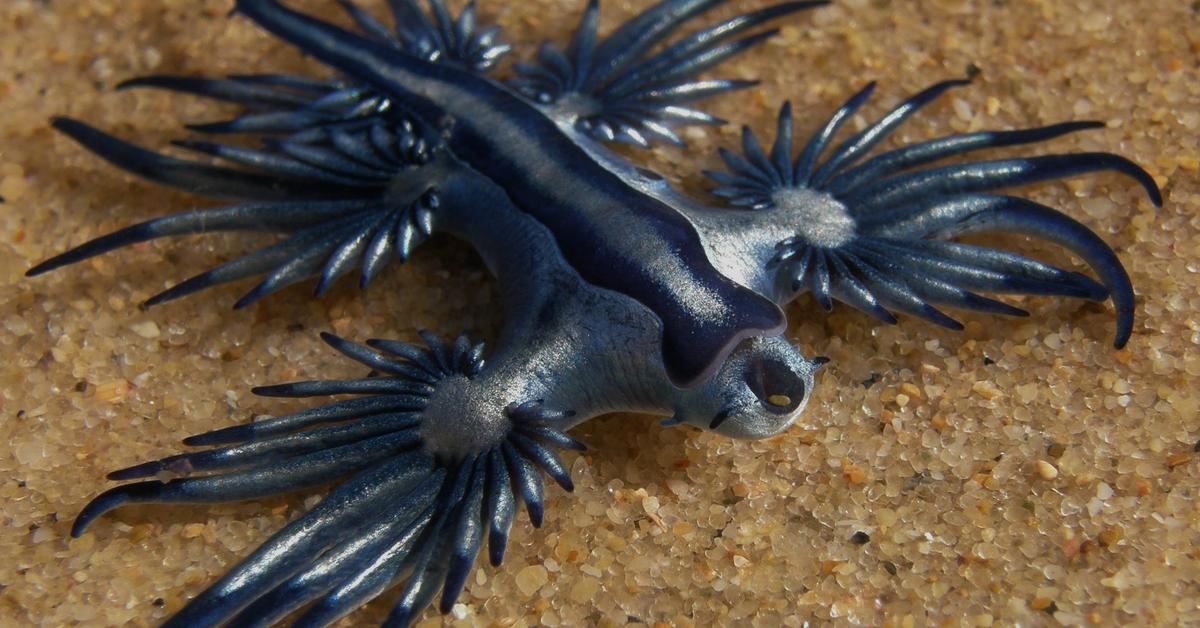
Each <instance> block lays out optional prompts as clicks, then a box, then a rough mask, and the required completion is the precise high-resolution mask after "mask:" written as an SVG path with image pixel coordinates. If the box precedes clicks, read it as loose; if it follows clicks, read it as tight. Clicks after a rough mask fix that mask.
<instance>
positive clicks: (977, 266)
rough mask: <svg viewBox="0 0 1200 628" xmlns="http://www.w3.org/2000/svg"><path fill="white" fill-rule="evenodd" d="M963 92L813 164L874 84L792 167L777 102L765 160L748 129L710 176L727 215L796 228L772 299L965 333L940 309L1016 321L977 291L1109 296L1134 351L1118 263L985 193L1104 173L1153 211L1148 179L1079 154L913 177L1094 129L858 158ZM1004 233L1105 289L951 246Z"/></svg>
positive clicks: (1079, 230)
mask: <svg viewBox="0 0 1200 628" xmlns="http://www.w3.org/2000/svg"><path fill="white" fill-rule="evenodd" d="M966 83H967V81H946V82H943V83H938V84H937V85H934V86H932V87H930V88H929V89H926V90H925V91H923V92H921V93H919V94H917V95H915V96H913V97H912V98H911V99H909V100H908V101H906V102H904V103H902V104H901V105H900V106H898V107H896V108H895V109H893V110H892V111H891V112H889V113H888V114H887V115H885V116H883V117H882V118H880V119H879V121H877V122H876V123H874V124H872V125H869V126H868V127H867V128H866V129H864V130H863V131H861V132H859V133H857V134H856V135H853V136H852V137H850V138H848V139H846V140H845V141H843V142H842V143H841V144H839V145H837V146H836V147H835V148H834V149H833V150H832V153H831V154H829V155H828V157H826V158H825V160H824V161H823V162H820V161H819V160H820V159H821V157H822V155H823V154H825V153H826V149H827V148H828V147H829V146H830V143H831V141H832V140H833V137H834V135H835V134H836V133H837V131H838V129H839V128H840V127H841V126H842V124H843V123H844V122H845V121H846V120H848V119H849V118H850V117H852V116H853V115H854V113H855V112H856V111H857V110H858V109H859V107H861V106H862V104H863V103H864V102H865V101H866V100H867V98H868V97H869V96H870V94H871V92H872V89H873V87H874V85H873V84H872V85H868V86H867V87H866V89H863V90H862V91H861V92H859V93H858V94H856V95H855V96H854V97H853V98H851V99H850V100H849V101H848V102H847V103H846V104H845V105H844V106H843V107H842V108H841V109H839V110H838V111H837V112H836V113H835V114H834V115H833V117H832V118H830V119H829V121H828V122H827V123H826V124H825V126H824V127H823V128H821V129H820V130H818V132H817V133H816V134H815V135H814V136H813V137H812V139H810V140H809V141H808V143H807V144H806V145H805V147H804V149H803V150H802V151H801V152H800V154H799V155H798V156H796V157H795V158H794V159H793V157H792V112H791V107H790V106H789V105H787V104H785V105H784V106H783V108H782V110H781V111H780V114H779V124H778V133H777V136H776V139H775V143H774V146H773V147H772V148H771V150H770V153H769V154H768V153H767V152H766V151H765V150H764V149H763V148H762V147H761V146H760V145H759V143H758V140H757V139H756V138H755V136H754V134H753V133H752V132H750V130H749V129H744V130H743V152H744V154H743V155H738V154H736V153H733V152H730V151H722V157H723V158H724V160H725V162H726V164H727V166H728V168H729V169H728V171H727V172H710V173H707V174H708V175H709V176H710V177H711V178H713V179H714V180H716V181H717V182H718V184H719V185H720V187H718V188H717V189H715V190H714V193H715V194H717V195H718V196H722V197H724V198H726V199H727V200H728V201H729V203H730V204H731V205H733V206H735V207H744V208H748V209H751V210H758V211H762V212H763V217H764V218H763V222H764V223H766V222H770V223H772V224H776V225H780V226H781V227H780V228H781V230H782V229H788V230H791V232H792V234H793V235H791V236H790V237H786V238H785V239H783V240H782V241H780V242H779V243H778V246H777V247H776V252H775V255H774V257H772V258H771V259H770V260H769V261H768V262H767V266H768V270H769V271H772V272H773V273H774V276H775V279H776V287H777V293H778V295H779V300H780V301H786V300H789V299H790V298H792V297H794V296H795V295H796V294H798V293H800V292H804V291H811V292H812V293H813V295H814V297H816V299H817V302H818V303H820V304H821V305H822V306H823V307H824V308H825V309H826V310H829V309H831V308H832V306H833V300H834V299H836V300H839V301H842V302H843V303H846V304H848V305H850V306H852V307H855V308H857V309H859V310H862V311H864V312H867V313H868V314H871V315H873V316H875V317H876V318H878V319H880V320H882V321H886V322H889V323H893V322H895V321H896V319H895V317H894V316H893V314H892V312H893V311H895V312H903V313H905V314H909V315H913V316H917V317H920V318H923V319H925V320H929V321H932V322H935V323H938V324H940V325H945V326H947V327H952V328H960V327H961V325H960V324H959V323H958V321H956V320H954V319H953V318H951V317H950V316H948V315H947V314H945V313H944V312H942V311H941V310H939V309H938V308H937V307H935V306H936V305H946V306H950V307H957V308H964V309H970V310H979V311H984V312H992V313H998V314H1008V315H1017V316H1024V315H1027V313H1026V312H1025V311H1023V310H1021V309H1018V308H1016V307H1013V306H1011V305H1008V304H1006V303H1003V302H1000V301H996V300H994V299H989V298H987V297H984V296H981V295H979V294H977V293H976V291H980V292H991V293H1009V294H1039V295H1059V296H1069V297H1079V298H1085V299H1091V300H1095V301H1103V300H1105V299H1108V298H1111V299H1112V300H1113V305H1114V306H1115V307H1116V311H1117V332H1116V337H1115V341H1114V344H1115V345H1116V346H1117V347H1118V348H1119V347H1122V346H1124V345H1125V343H1126V342H1127V341H1128V340H1129V336H1130V333H1131V331H1132V328H1133V307H1134V300H1133V288H1132V287H1131V285H1130V281H1129V275H1128V274H1127V273H1126V272H1125V268H1124V267H1123V266H1122V265H1121V261H1120V260H1119V259H1117V256H1116V254H1114V253H1113V251H1112V249H1110V248H1109V247H1108V245H1106V244H1105V243H1104V241H1103V240H1101V239H1100V238H1099V237H1098V236H1097V235H1096V234H1095V233H1093V232H1092V231H1091V230H1089V229H1088V228H1087V227H1085V226H1083V225H1082V224H1080V223H1079V222H1077V221H1075V220H1074V219H1072V218H1070V217H1068V216H1066V215H1064V214H1062V213H1060V212H1059V211H1057V210H1054V209H1051V208H1049V207H1046V206H1044V205H1040V204H1038V203H1035V202H1033V201H1029V200H1026V199H1023V198H1018V197H1014V196H1004V195H997V194H991V193H987V192H990V191H992V190H996V189H999V188H1004V187H1009V186H1014V185H1023V184H1027V183H1034V182H1038V181H1045V180H1050V179H1059V178H1063V177H1068V176H1073V175H1077V174H1081V173H1087V172H1095V171H1101V170H1113V171H1116V172H1119V173H1121V174H1125V175H1127V176H1130V177H1132V178H1134V179H1135V180H1136V181H1137V182H1138V183H1140V184H1141V185H1142V186H1143V187H1144V188H1145V189H1146V192H1147V193H1148V194H1149V196H1150V199H1151V200H1152V201H1153V202H1154V204H1156V205H1161V204H1162V195H1161V193H1160V192H1159V189H1158V186H1157V185H1156V184H1155V182H1154V180H1153V179H1152V178H1151V177H1150V175H1149V174H1148V173H1146V171H1145V170H1143V169H1141V168H1140V167H1138V166H1137V164H1134V163H1133V162H1131V161H1129V160H1128V159H1125V158H1124V157H1120V156H1118V155H1113V154H1108V153H1075V154H1065V155H1042V156H1037V157H1028V158H1017V159H1002V160H996V161H977V162H968V163H960V164H952V165H946V166H939V167H934V168H928V169H923V170H917V169H916V168H918V167H920V166H924V165H926V164H929V163H932V162H935V161H938V160H941V159H944V158H948V157H953V156H957V155H963V154H966V153H969V152H972V151H976V150H979V149H984V148H992V147H999V146H1014V145H1023V144H1031V143H1035V142H1040V141H1044V140H1048V139H1051V138H1055V137H1058V136H1060V135H1064V134H1066V133H1071V132H1074V131H1079V130H1083V129H1089V128H1095V127H1098V126H1103V124H1102V123H1098V122H1068V123H1064V124H1056V125H1051V126H1046V127H1041V128H1034V129H1024V130H1017V131H994V132H981V133H967V134H961V135H951V136H948V137H942V138H938V139H934V140H929V141H926V142H921V143H918V144H912V145H909V146H903V147H901V148H898V149H895V150H892V151H889V152H885V153H883V154H880V155H877V156H874V157H872V158H870V159H865V160H864V159H863V158H864V157H865V156H866V155H867V154H868V152H869V151H870V150H871V149H872V148H874V147H875V146H876V145H877V144H878V143H879V142H880V141H882V140H883V139H884V138H886V137H887V136H888V135H889V134H890V133H891V132H892V131H893V130H894V129H895V128H896V127H897V126H899V125H900V123H902V122H903V121H904V120H906V119H907V118H908V117H909V116H911V115H912V114H914V113H916V111H917V110H919V109H920V108H921V107H922V106H924V105H925V104H927V103H929V102H930V101H931V100H933V99H934V98H936V97H937V96H938V95H940V94H942V93H943V92H945V91H946V90H948V89H950V88H952V87H955V86H959V85H964V84H966ZM989 231H990V232H997V231H1007V232H1015V233H1023V234H1027V235H1030V236H1032V237H1035V238H1039V239H1043V240H1048V241H1050V242H1053V243H1056V244H1058V245H1060V246H1062V247H1064V248H1066V249H1068V250H1069V251H1071V252H1072V253H1074V254H1076V255H1078V256H1079V257H1080V258H1082V259H1083V260H1084V262H1086V263H1087V264H1088V265H1089V266H1090V267H1091V268H1092V270H1093V271H1094V272H1095V273H1096V274H1097V276H1098V277H1099V278H1100V281H1099V282H1097V281H1095V280H1093V279H1092V278H1090V277H1087V276H1086V275H1082V274H1080V273H1076V272H1072V271H1068V270H1064V269H1061V268H1056V267H1054V266H1050V265H1048V264H1044V263H1042V262H1038V261H1036V260H1033V259H1030V258H1028V257H1024V256H1021V255H1017V254H1015V253H1010V252H1007V251H1003V250H1000V249H997V248H991V247H987V246H973V245H968V244H962V243H958V242H949V241H946V240H948V239H949V238H951V237H953V236H957V235H961V234H967V233H979V232H989Z"/></svg>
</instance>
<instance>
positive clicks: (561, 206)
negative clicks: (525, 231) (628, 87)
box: [238, 0, 786, 387]
mask: <svg viewBox="0 0 1200 628" xmlns="http://www.w3.org/2000/svg"><path fill="white" fill-rule="evenodd" d="M238 10H239V11H240V12H242V13H244V14H245V15H247V16H249V17H250V18H251V19H253V20H254V21H256V22H258V23H259V24H260V25H261V26H263V27H264V28H266V29H267V30H269V31H271V32H272V33H274V34H275V35H277V36H279V37H280V38H282V39H284V40H287V41H289V42H291V43H292V44H294V45H296V46H297V47H299V48H300V49H301V50H303V51H304V52H306V53H308V54H310V55H312V56H314V57H316V58H318V59H320V60H321V61H324V62H325V63H327V64H329V65H331V66H333V67H335V68H337V69H339V70H342V71H343V72H346V73H347V74H349V75H350V76H353V77H354V78H356V79H359V80H362V81H364V82H366V83H368V84H370V85H371V86H372V87H374V88H376V89H378V90H380V91H381V92H383V93H385V94H387V95H389V96H391V97H393V98H395V99H397V100H399V101H401V102H403V103H405V105H406V106H407V107H408V108H410V109H411V110H413V111H415V112H416V113H417V115H419V116H421V117H422V118H424V119H426V120H435V121H437V122H438V124H440V125H441V126H442V127H443V129H444V136H445V137H446V142H447V144H448V146H449V147H450V148H451V150H452V151H453V152H454V153H455V154H456V155H458V156H459V157H460V158H461V159H463V160H464V161H466V162H467V163H468V164H470V165H471V167H473V168H475V169H477V170H479V171H480V172H482V173H483V174H484V175H486V176H487V177H489V178H490V179H492V180H493V181H496V182H499V183H500V184H501V185H502V186H503V187H504V188H505V191H506V192H507V193H508V194H509V196H510V197H511V198H512V200H513V202H514V203H516V205H517V206H518V207H519V208H520V209H521V210H523V211H525V212H528V213H530V214H531V215H533V216H534V217H535V218H537V219H538V220H539V221H540V222H542V223H543V224H545V225H546V226H547V227H548V228H549V229H550V231H551V233H553V234H554V236H555V239H556V240H557V242H558V247H559V250H560V251H561V252H562V254H563V256H564V257H565V258H566V259H567V260H568V261H569V262H570V263H571V264H572V266H574V267H575V269H576V270H578V271H579V274H580V275H581V276H583V278H584V279H586V280H587V281H589V282H591V283H594V284H595V285H597V286H600V287H603V288H608V289H610V290H614V291H616V292H620V293H623V294H626V295H629V296H631V297H633V298H634V299H636V300H637V301H639V302H640V303H642V304H643V305H645V306H646V307H648V308H650V310H651V311H653V312H654V313H655V314H656V315H657V316H658V317H659V318H660V319H661V320H662V324H663V343H662V344H663V360H664V362H665V364H666V367H667V373H668V374H669V375H670V377H671V379H672V381H674V382H675V383H676V384H678V385H681V386H684V387H690V386H694V385H696V384H698V383H699V382H701V381H702V380H703V379H705V378H706V377H707V376H710V375H711V374H712V373H713V371H714V370H715V369H716V368H717V367H718V366H719V365H720V363H721V361H722V360H723V359H724V358H725V356H726V355H728V354H729V352H730V351H732V350H733V348H734V347H735V346H736V345H737V343H738V342H739V341H741V340H742V339H744V338H746V337H749V336H752V335H776V334H778V333H780V332H782V331H783V329H784V326H785V324H786V321H785V319H784V316H783V313H782V312H781V311H780V310H779V308H778V307H777V306H776V305H775V304H774V303H772V302H771V301H770V300H769V299H767V298H765V297H763V296H761V295H758V294H756V293H754V292H753V291H751V290H749V289H748V288H745V287H744V286H740V285H738V284H736V283H735V282H733V281H732V280H730V279H729V278H727V277H725V276H724V275H722V274H721V273H720V272H718V271H717V270H716V269H715V268H714V267H713V265H712V264H711V263H709V261H708V258H707V256H706V254H705V251H704V247H703V245H702V244H701V242H700V238H699V236H698V234H697V233H696V230H695V228H694V227H693V226H692V225H691V223H690V222H688V221H687V219H686V218H684V217H683V216H682V215H680V214H679V213H678V212H677V211H675V210H674V209H673V208H671V207H669V206H667V205H665V204H664V203H662V202H660V201H658V200H656V199H654V198H652V197H649V196H647V195H645V194H642V193H640V192H638V191H637V190H636V189H634V188H633V187H631V186H630V185H629V184H628V183H626V182H625V181H623V180H622V179H620V178H619V177H617V176H616V175H615V174H613V173H612V172H610V171H608V170H606V169H605V168H603V167H602V166H601V165H600V164H598V163H596V161H595V160H594V159H592V158H591V157H590V156H589V155H588V154H587V152H586V151H584V150H583V149H581V148H580V147H579V146H578V145H577V144H575V143H574V142H573V141H571V139H570V138H568V137H566V136H564V135H563V134H562V133H561V132H560V131H559V129H558V127H557V125H556V124H555V123H554V122H553V121H552V120H551V119H549V118H548V117H546V116H545V115H544V114H542V113H541V112H540V111H538V110H537V109H536V108H535V107H534V106H532V105H531V104H530V103H529V102H528V101H526V100H525V99H523V98H521V97H519V96H517V95H516V94H514V93H512V92H511V91H509V90H508V89H506V88H504V87H502V86H500V85H498V84H496V83H495V82H492V81H488V80H485V79H483V78H480V77H479V76H477V75H475V74H473V73H470V72H464V71H461V70H458V69H455V68H453V67H449V66H446V65H436V64H430V63H425V62H422V61H420V60H418V59H415V58H412V57H409V56H406V55H404V54H403V53H400V52H398V51H397V50H395V49H394V48H392V47H389V46H386V45H384V44H380V43H376V42H374V41H371V40H370V39H367V38H365V37H362V36H360V35H357V34H355V33H352V32H350V31H347V30H345V29H342V28H339V27H336V26H333V25H331V24H328V23H325V22H321V21H319V20H316V19H313V18H311V17H309V16H307V15H304V14H301V13H297V12H295V11H292V10H290V9H287V8H286V7H284V6H282V5H281V4H280V3H278V2H272V1H268V0H249V1H243V2H239V3H238Z"/></svg>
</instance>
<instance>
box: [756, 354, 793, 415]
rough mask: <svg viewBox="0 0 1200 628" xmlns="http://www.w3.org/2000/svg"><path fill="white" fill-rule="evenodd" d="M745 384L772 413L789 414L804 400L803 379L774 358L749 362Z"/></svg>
mask: <svg viewBox="0 0 1200 628" xmlns="http://www.w3.org/2000/svg"><path fill="white" fill-rule="evenodd" d="M746 385H747V386H749V387H750V390H751V391H752V392H753V393H754V396H755V397H758V402H759V403H760V404H762V407H763V408H764V409H766V410H767V411H768V412H770V413H772V414H790V413H791V412H792V411H794V410H795V409H796V408H797V407H799V406H800V403H801V402H803V401H804V390H805V389H804V379H803V378H801V377H800V376H799V375H797V374H796V373H795V372H794V371H792V369H791V368H790V367H789V366H788V365H787V364H786V363H785V362H783V361H781V360H777V359H774V358H764V359H758V360H754V361H753V362H751V363H750V364H749V365H748V368H747V369H746Z"/></svg>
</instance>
